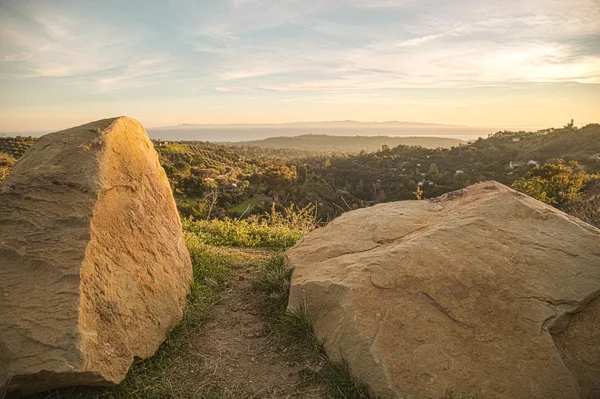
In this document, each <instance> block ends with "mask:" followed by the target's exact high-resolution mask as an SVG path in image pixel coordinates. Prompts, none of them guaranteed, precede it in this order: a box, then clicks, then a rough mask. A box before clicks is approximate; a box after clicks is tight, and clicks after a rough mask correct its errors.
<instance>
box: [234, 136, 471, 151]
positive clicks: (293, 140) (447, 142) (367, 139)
mask: <svg viewBox="0 0 600 399" xmlns="http://www.w3.org/2000/svg"><path fill="white" fill-rule="evenodd" d="M230 144H231V145H233V146H254V147H261V148H295V149H305V150H310V151H314V152H347V153H359V152H361V151H367V152H371V151H377V150H380V149H381V148H382V147H383V146H388V147H397V146H399V145H406V146H420V147H424V148H438V147H442V148H450V147H454V146H457V145H459V144H465V142H464V141H462V140H459V139H453V138H447V137H416V136H413V137H390V136H330V135H326V134H305V135H301V136H294V137H270V138H268V139H264V140H254V141H242V142H237V143H230Z"/></svg>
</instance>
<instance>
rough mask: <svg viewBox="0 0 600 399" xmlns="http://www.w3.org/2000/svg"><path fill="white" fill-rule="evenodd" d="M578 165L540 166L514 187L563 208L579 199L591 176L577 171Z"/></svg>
mask: <svg viewBox="0 0 600 399" xmlns="http://www.w3.org/2000/svg"><path fill="white" fill-rule="evenodd" d="M577 166H578V163H577V162H574V161H571V162H565V161H563V160H562V159H559V160H557V162H556V163H551V164H545V165H538V166H536V167H535V168H534V169H533V170H532V171H530V172H527V173H526V174H525V176H523V177H522V178H521V179H519V180H517V181H515V182H514V183H513V185H512V187H513V188H514V189H515V190H518V191H521V192H522V193H525V194H527V195H529V196H530V197H533V198H535V199H537V200H539V201H542V202H545V203H546V204H550V205H555V206H557V207H558V208H562V207H564V206H565V205H567V204H568V203H570V202H573V201H576V200H577V199H578V198H579V193H580V191H581V189H582V188H583V186H584V185H585V183H586V182H587V181H588V180H590V178H591V176H590V175H588V174H587V173H585V172H584V171H581V170H578V169H577Z"/></svg>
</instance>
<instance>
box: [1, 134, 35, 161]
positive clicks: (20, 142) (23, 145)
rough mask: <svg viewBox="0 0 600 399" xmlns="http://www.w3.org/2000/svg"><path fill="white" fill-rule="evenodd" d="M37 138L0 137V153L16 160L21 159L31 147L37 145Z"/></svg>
mask: <svg viewBox="0 0 600 399" xmlns="http://www.w3.org/2000/svg"><path fill="white" fill-rule="evenodd" d="M36 140H37V138H36V137H30V136H27V137H25V136H16V137H4V136H0V152H3V153H5V154H9V155H11V156H13V157H14V158H17V159H18V158H20V157H21V155H23V153H24V152H25V150H27V149H28V148H29V147H31V146H32V145H33V143H35V141H36Z"/></svg>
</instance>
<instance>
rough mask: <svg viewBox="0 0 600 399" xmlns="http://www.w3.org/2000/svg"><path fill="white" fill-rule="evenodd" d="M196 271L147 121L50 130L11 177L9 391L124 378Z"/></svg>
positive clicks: (3, 333) (174, 316) (5, 215)
mask: <svg viewBox="0 0 600 399" xmlns="http://www.w3.org/2000/svg"><path fill="white" fill-rule="evenodd" d="M191 278H192V268H191V261H190V256H189V253H188V251H187V249H186V246H185V242H184V238H183V234H182V230H181V224H180V220H179V216H178V214H177V209H176V206H175V201H174V199H173V196H172V193H171V189H170V188H169V183H168V180H167V177H166V175H165V172H164V170H163V169H162V167H161V166H160V164H159V162H158V157H157V154H156V152H155V150H154V147H153V145H152V143H151V141H150V140H149V139H148V136H147V134H146V131H145V130H144V128H143V127H142V125H140V123H139V122H137V121H135V120H133V119H129V118H126V117H120V118H114V119H106V120H101V121H97V122H93V123H89V124H87V125H83V126H79V127H75V128H72V129H68V130H64V131H61V132H57V133H51V134H48V135H46V136H43V137H42V138H40V139H39V140H38V141H37V142H36V143H35V145H34V146H33V147H31V148H30V149H29V150H27V152H25V154H24V155H23V157H22V158H21V159H20V160H19V161H18V162H17V164H16V165H15V167H14V170H13V172H12V174H11V176H10V178H9V179H8V180H7V181H5V182H3V183H2V184H1V185H0V300H1V302H0V391H2V389H1V387H2V386H3V384H6V383H7V382H9V383H8V386H9V391H10V392H13V394H12V395H13V396H19V395H25V394H29V393H32V392H36V391H41V390H47V389H51V388H56V387H61V386H70V385H97V386H101V385H112V384H117V383H119V382H120V381H121V380H122V379H123V377H124V376H125V374H126V373H127V370H128V369H129V366H130V365H131V364H132V362H133V361H134V359H136V358H146V357H149V356H152V355H153V354H154V353H155V351H156V349H157V348H158V346H159V345H160V344H161V343H162V342H163V341H164V339H165V337H166V334H167V333H168V332H169V331H170V330H171V329H172V328H173V327H174V326H175V325H176V324H177V323H178V322H179V321H180V320H181V317H182V315H183V311H184V307H185V304H186V296H187V293H188V291H189V288H190V283H191Z"/></svg>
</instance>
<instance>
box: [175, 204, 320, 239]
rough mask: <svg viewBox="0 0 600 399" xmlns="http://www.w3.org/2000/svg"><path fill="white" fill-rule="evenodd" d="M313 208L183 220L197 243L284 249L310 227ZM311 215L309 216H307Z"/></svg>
mask: <svg viewBox="0 0 600 399" xmlns="http://www.w3.org/2000/svg"><path fill="white" fill-rule="evenodd" d="M312 209H313V208H312V207H311V206H309V207H306V208H296V207H295V206H294V205H292V206H291V207H289V208H287V209H286V212H285V213H284V214H282V213H280V212H277V211H275V210H274V209H273V210H272V211H271V213H266V214H264V215H260V216H253V217H250V218H248V219H243V220H238V219H230V218H225V219H223V220H217V219H213V220H192V219H191V218H188V219H183V221H182V223H183V228H184V230H185V231H187V232H190V233H193V234H194V235H195V236H196V237H197V239H198V240H199V242H202V243H204V244H208V245H214V246H226V247H227V246H228V247H246V248H272V249H285V248H289V247H292V246H294V244H296V241H298V240H299V239H300V237H302V235H303V234H304V233H306V232H308V231H309V230H311V229H312V228H314V222H313V219H312V215H311V211H312ZM309 216H310V217H309Z"/></svg>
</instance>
